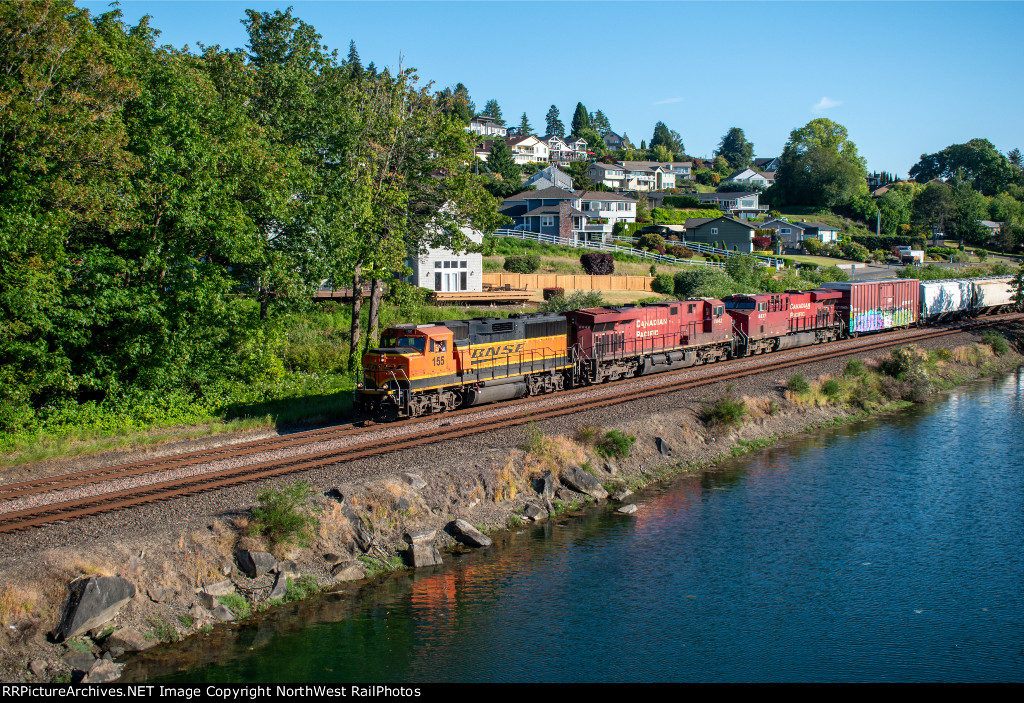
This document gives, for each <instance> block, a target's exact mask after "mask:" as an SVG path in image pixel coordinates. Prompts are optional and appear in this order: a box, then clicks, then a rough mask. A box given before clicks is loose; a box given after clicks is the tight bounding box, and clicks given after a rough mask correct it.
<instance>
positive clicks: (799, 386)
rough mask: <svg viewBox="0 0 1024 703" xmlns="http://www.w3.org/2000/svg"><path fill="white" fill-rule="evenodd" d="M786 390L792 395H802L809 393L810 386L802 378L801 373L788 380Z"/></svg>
mask: <svg viewBox="0 0 1024 703" xmlns="http://www.w3.org/2000/svg"><path fill="white" fill-rule="evenodd" d="M786 388H788V389H789V390H790V391H791V392H793V393H799V394H804V393H809V392H810V390H811V384H810V383H809V382H808V381H807V379H806V378H804V375H803V374H802V373H798V374H796V375H795V376H793V377H792V378H790V379H789V382H788V383H787V384H786Z"/></svg>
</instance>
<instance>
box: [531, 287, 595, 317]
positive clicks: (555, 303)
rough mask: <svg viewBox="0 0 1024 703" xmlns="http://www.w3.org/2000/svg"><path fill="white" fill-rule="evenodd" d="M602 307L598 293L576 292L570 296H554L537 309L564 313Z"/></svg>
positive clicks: (590, 291) (592, 291)
mask: <svg viewBox="0 0 1024 703" xmlns="http://www.w3.org/2000/svg"><path fill="white" fill-rule="evenodd" d="M602 305H604V300H603V299H602V298H601V293H600V291H596V290H589V291H588V290H578V291H576V292H575V293H573V294H572V295H569V296H565V295H556V296H554V297H552V298H551V300H548V301H546V302H544V303H541V306H540V307H539V308H538V310H539V311H540V312H565V311H566V310H582V309H583V308H599V307H601V306H602Z"/></svg>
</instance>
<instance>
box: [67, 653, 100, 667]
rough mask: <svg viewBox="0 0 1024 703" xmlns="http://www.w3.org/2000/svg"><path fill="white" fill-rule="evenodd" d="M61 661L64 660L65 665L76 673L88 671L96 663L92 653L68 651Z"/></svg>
mask: <svg viewBox="0 0 1024 703" xmlns="http://www.w3.org/2000/svg"><path fill="white" fill-rule="evenodd" d="M61 659H63V660H64V663H65V664H67V665H68V666H70V667H71V668H72V669H75V670H77V671H88V670H89V669H90V668H92V665H93V664H95V663H96V657H95V656H94V655H93V653H92V652H75V651H70V652H68V653H67V654H65V655H64V656H63V657H61Z"/></svg>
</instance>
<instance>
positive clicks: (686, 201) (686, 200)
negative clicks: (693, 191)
mask: <svg viewBox="0 0 1024 703" xmlns="http://www.w3.org/2000/svg"><path fill="white" fill-rule="evenodd" d="M662 202H663V203H664V204H665V207H674V208H683V209H686V208H696V209H700V207H701V203H700V199H699V198H695V197H693V196H692V195H666V196H665V197H664V199H663V200H662Z"/></svg>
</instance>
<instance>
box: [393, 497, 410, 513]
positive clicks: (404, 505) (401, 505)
mask: <svg viewBox="0 0 1024 703" xmlns="http://www.w3.org/2000/svg"><path fill="white" fill-rule="evenodd" d="M394 507H395V511H396V512H399V513H400V512H402V511H403V510H408V509H409V508H410V507H412V506H411V505H409V501H407V500H406V499H405V498H399V499H398V500H396V501H395V506H394Z"/></svg>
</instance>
